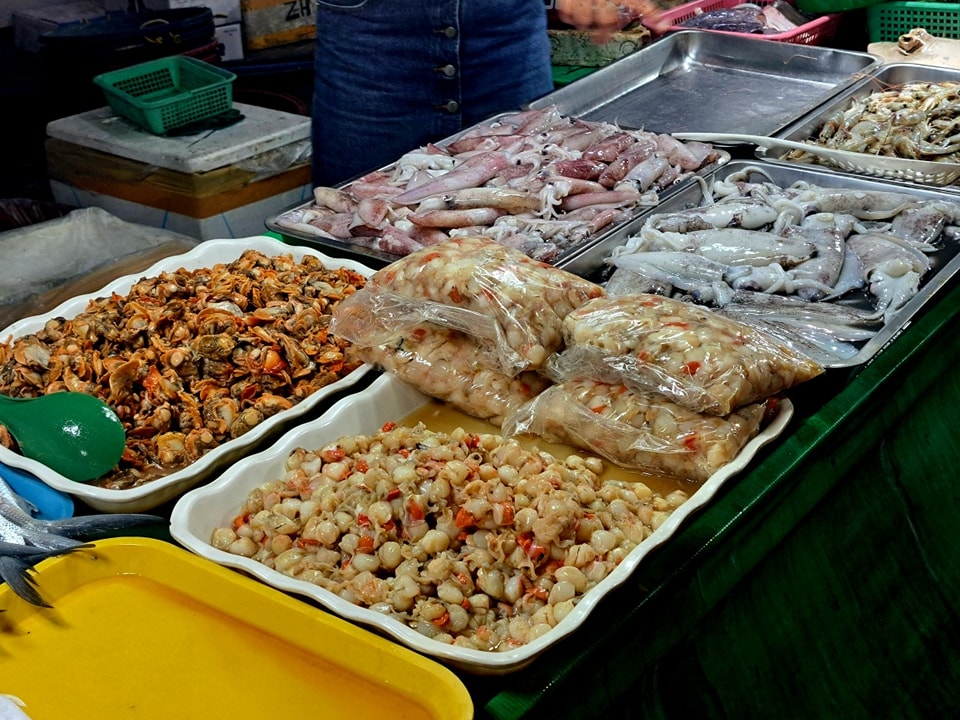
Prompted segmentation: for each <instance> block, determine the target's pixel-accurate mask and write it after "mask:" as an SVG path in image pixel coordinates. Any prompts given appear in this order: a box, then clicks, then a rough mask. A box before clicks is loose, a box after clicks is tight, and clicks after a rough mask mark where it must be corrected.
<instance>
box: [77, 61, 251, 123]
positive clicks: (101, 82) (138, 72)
mask: <svg viewBox="0 0 960 720" xmlns="http://www.w3.org/2000/svg"><path fill="white" fill-rule="evenodd" d="M235 79H236V75H234V74H233V73H231V72H229V71H227V70H224V69H223V68H219V67H217V66H216V65H211V64H210V63H206V62H203V61H202V60H197V59H196V58H192V57H189V56H186V55H173V56H171V57H165V58H160V59H159V60H151V61H149V62H145V63H140V64H139V65H133V66H130V67H126V68H122V69H120V70H113V71H111V72H106V73H103V74H101V75H97V76H96V77H95V78H94V79H93V82H94V83H96V84H97V85H98V86H99V87H100V88H101V89H102V90H103V94H104V96H105V97H106V99H107V102H108V103H109V104H110V107H111V108H113V110H114V112H116V113H117V114H118V115H120V116H122V117H125V118H126V119H127V120H130V121H131V122H133V123H136V124H137V125H139V126H140V127H142V128H144V129H145V130H149V131H150V132H152V133H154V134H155V135H166V134H167V133H169V132H170V131H171V130H174V129H175V128H179V127H183V126H184V125H189V124H191V123H194V122H199V121H201V120H206V119H207V118H211V117H215V116H216V115H220V114H221V113H223V112H226V111H227V110H229V109H230V108H231V107H232V106H233V81H234V80H235Z"/></svg>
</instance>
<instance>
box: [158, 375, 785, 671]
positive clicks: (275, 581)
mask: <svg viewBox="0 0 960 720" xmlns="http://www.w3.org/2000/svg"><path fill="white" fill-rule="evenodd" d="M428 401H429V398H427V397H426V396H425V395H422V394H421V393H420V392H419V391H417V390H415V389H413V388H412V387H411V386H409V385H407V384H405V383H403V382H401V381H400V380H397V379H396V378H394V377H392V376H390V375H383V376H381V377H379V378H377V380H376V381H374V382H373V383H372V384H371V385H370V386H369V387H367V388H366V389H365V390H363V391H362V392H359V393H356V394H354V395H352V396H351V397H349V398H344V399H342V400H340V401H339V402H337V403H336V404H335V405H333V406H332V407H331V408H330V409H329V410H328V411H327V412H325V413H324V414H323V415H322V416H321V417H319V418H318V419H316V420H313V421H311V422H309V423H304V424H303V425H300V426H297V427H295V428H293V429H291V430H290V431H288V432H287V433H286V434H284V435H283V437H281V438H280V439H279V440H278V441H277V442H276V443H275V444H273V445H272V446H271V447H270V448H268V449H266V450H263V451H262V452H259V453H257V454H255V455H251V456H249V457H247V458H244V459H243V460H241V461H239V462H237V463H236V464H234V465H232V466H230V467H229V468H227V469H226V470H225V471H224V472H223V474H222V475H220V477H219V478H217V479H216V480H214V481H213V482H212V483H210V484H208V485H204V486H203V487H199V488H196V489H194V490H192V491H190V492H188V493H186V494H185V495H184V496H183V497H181V498H180V500H178V501H177V504H176V505H175V506H174V508H173V513H172V516H171V527H170V532H171V534H172V535H173V537H174V539H176V540H177V541H178V542H180V543H181V544H182V545H184V546H185V547H186V548H187V549H189V550H191V551H192V552H195V553H197V554H198V555H201V556H203V557H205V558H208V559H210V560H212V561H214V562H216V563H219V564H221V565H225V566H229V567H233V568H236V569H239V570H243V571H245V572H247V573H249V574H250V575H253V576H254V577H257V578H259V579H261V580H263V581H264V582H266V583H268V584H270V585H272V586H274V587H276V588H278V589H280V590H284V591H287V592H290V593H295V594H300V595H303V596H306V597H308V598H311V599H313V600H315V601H316V602H318V603H319V604H320V605H322V606H323V607H325V608H327V609H328V610H331V611H332V612H335V613H336V614H338V615H340V616H341V617H343V618H346V619H348V620H352V621H354V622H357V623H360V624H363V625H367V626H369V627H372V628H375V629H376V630H379V631H381V632H382V633H384V634H386V635H388V636H390V637H392V638H394V639H396V640H398V641H399V642H401V643H403V644H404V645H406V646H408V647H410V648H413V649H414V650H417V651H418V652H421V653H423V654H425V655H429V656H432V657H434V658H435V659H437V660H439V661H441V662H445V663H448V664H450V665H452V666H454V667H457V668H459V669H462V670H466V671H468V672H472V673H477V674H487V675H494V674H505V673H509V672H513V671H515V670H519V669H520V668H522V667H524V666H525V665H527V664H529V663H530V662H531V661H532V660H534V659H535V658H536V657H537V655H539V654H540V653H542V652H543V651H544V650H545V649H547V648H548V647H549V646H551V645H553V644H554V643H556V642H557V641H558V640H560V639H561V638H563V637H565V636H566V635H568V634H570V633H571V632H573V631H575V630H576V629H577V627H578V626H580V625H581V624H582V623H583V621H584V620H585V619H586V617H587V616H588V615H589V614H590V612H591V611H592V610H593V609H594V607H595V606H596V605H597V603H598V602H599V601H600V600H601V599H602V598H603V597H604V595H606V594H607V593H608V592H610V591H611V590H612V589H613V588H615V587H617V586H618V585H620V584H621V583H623V582H624V580H626V578H627V577H628V576H629V575H630V574H631V573H632V572H633V571H634V570H635V569H636V568H637V566H638V565H639V564H640V562H641V561H642V560H643V558H644V557H646V555H647V554H648V553H649V552H650V551H651V550H653V549H654V548H655V547H657V546H658V545H661V544H662V543H664V542H665V541H667V540H668V539H669V538H670V536H671V535H673V534H674V533H675V532H676V531H677V528H679V527H680V526H681V524H682V523H683V522H684V520H686V518H687V517H689V516H690V514H691V513H693V512H695V511H696V510H697V509H699V508H701V507H703V506H704V505H705V504H707V503H708V502H709V501H710V499H711V498H712V497H713V496H714V495H715V494H716V492H717V491H718V490H719V488H720V487H721V486H722V485H723V484H724V483H725V482H727V481H729V480H730V478H731V477H733V476H734V475H736V474H737V473H738V472H740V471H741V470H743V469H744V468H745V467H746V466H747V464H748V463H749V462H750V460H751V459H752V458H753V456H754V455H755V454H756V452H757V450H758V449H759V448H760V447H762V446H763V445H765V444H766V443H769V442H770V441H771V440H773V439H774V438H776V437H777V436H778V435H779V434H780V433H781V432H782V431H783V429H784V427H786V425H787V423H788V422H789V420H790V417H791V416H792V415H793V406H792V404H791V403H790V402H789V401H788V400H784V401H783V402H782V403H781V405H780V410H779V412H778V414H777V416H776V417H775V418H774V420H773V422H772V423H771V424H770V425H768V426H767V427H766V428H765V429H764V430H763V432H762V433H761V434H760V435H759V436H757V437H755V438H754V439H753V440H752V441H751V442H750V443H748V444H747V446H746V447H745V448H744V449H743V450H742V451H741V452H740V454H739V455H738V456H737V457H736V458H735V459H734V460H733V462H731V463H730V464H728V465H726V466H725V467H724V468H722V469H721V470H719V471H718V472H716V473H715V474H714V475H713V476H711V477H710V478H709V479H708V480H707V481H706V482H705V483H704V484H703V485H701V486H700V488H699V489H698V490H697V491H696V492H694V493H693V494H692V495H691V496H690V499H689V500H687V502H685V503H684V504H683V505H681V506H680V507H679V508H678V509H677V510H675V511H674V512H673V513H672V514H671V515H670V516H669V517H668V518H667V520H666V522H664V524H663V525H661V526H660V527H659V528H658V529H657V530H656V531H654V532H653V533H652V534H651V535H650V536H649V537H648V538H647V539H645V540H644V541H643V542H641V543H640V544H639V545H638V546H637V547H636V548H634V549H633V550H632V551H631V552H630V554H629V555H627V557H626V558H625V559H624V560H623V562H621V563H620V565H618V566H617V568H616V569H615V570H614V571H613V572H612V573H611V574H610V575H608V576H607V577H606V578H605V579H604V580H603V581H601V582H600V583H599V584H598V585H597V586H596V587H595V588H593V589H592V590H590V591H589V592H587V593H586V594H585V595H584V596H583V598H582V599H581V601H580V602H579V604H577V606H576V607H575V608H574V610H573V611H572V612H571V613H570V614H569V615H567V616H566V617H565V618H564V619H563V620H562V621H561V622H560V623H559V624H558V625H557V626H556V627H555V628H554V629H553V630H551V631H549V632H547V633H545V634H544V635H542V636H541V637H539V638H537V639H536V640H534V641H532V642H530V643H528V644H526V645H523V646H521V647H518V648H515V649H512V650H507V651H503V652H486V651H482V650H475V649H470V648H461V647H456V646H453V645H447V644H444V643H441V642H439V641H436V640H431V639H429V638H427V637H425V636H424V635H421V634H420V633H418V632H416V631H415V630H414V629H412V628H410V627H408V626H407V625H405V624H404V623H402V622H400V621H399V620H397V619H395V618H391V617H388V616H385V615H382V614H380V613H378V612H375V611H373V610H369V609H367V608H364V607H360V606H358V605H354V604H353V603H350V602H347V601H346V600H343V599H342V598H340V597H339V596H337V595H336V594H334V593H332V592H330V591H328V590H325V589H323V588H320V587H318V586H316V585H313V584H312V583H309V582H306V581H304V580H297V579H295V578H292V577H289V576H287V575H284V574H282V573H280V572H278V571H276V570H273V569H271V568H269V567H267V566H266V565H263V564H262V563H259V562H257V561H255V560H252V559H250V558H245V557H241V556H238V555H232V554H230V553H227V552H225V551H222V550H218V549H216V548H214V547H213V546H212V545H210V542H209V540H210V537H211V533H212V532H213V530H215V529H216V528H218V527H223V526H228V525H230V523H231V522H232V520H233V518H234V517H235V516H236V515H237V513H238V512H239V510H240V508H241V505H242V503H243V502H244V500H245V499H246V497H247V495H248V494H249V492H250V491H251V490H253V489H254V488H255V487H257V486H258V485H260V484H262V483H264V482H266V481H268V480H271V479H275V478H279V477H281V476H282V474H283V465H284V461H285V460H286V458H287V457H288V456H289V454H290V453H291V452H292V451H293V450H294V449H295V448H297V447H303V448H306V449H319V448H321V447H323V446H324V445H326V444H328V443H330V442H333V441H335V440H337V439H338V438H340V437H343V436H345V435H354V434H371V433H374V432H376V431H377V430H378V429H379V428H380V427H381V426H382V425H383V424H384V423H385V422H388V421H399V420H401V419H402V418H404V417H406V416H408V415H410V414H411V413H412V412H414V411H415V410H417V409H418V408H420V407H421V406H422V405H423V404H424V403H426V402H428Z"/></svg>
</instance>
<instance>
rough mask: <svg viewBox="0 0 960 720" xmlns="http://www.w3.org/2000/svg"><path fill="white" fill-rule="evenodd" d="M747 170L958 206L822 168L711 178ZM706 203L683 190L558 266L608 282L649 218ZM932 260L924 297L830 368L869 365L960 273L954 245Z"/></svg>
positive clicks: (731, 168)
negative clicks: (616, 259) (617, 256)
mask: <svg viewBox="0 0 960 720" xmlns="http://www.w3.org/2000/svg"><path fill="white" fill-rule="evenodd" d="M749 168H758V169H762V170H763V172H764V173H765V176H766V179H768V180H770V181H772V182H774V183H776V184H777V185H780V186H781V187H785V186H788V185H791V184H793V183H795V182H797V181H804V182H808V183H811V184H816V185H821V186H824V187H830V188H850V189H854V190H879V191H889V190H896V191H898V192H909V193H911V194H915V195H916V196H917V198H918V199H928V200H946V201H948V202H952V203H956V202H958V198H957V195H956V194H955V193H949V192H944V191H942V190H941V189H939V188H937V189H932V188H923V187H920V186H917V185H907V184H896V185H895V186H893V187H891V183H890V182H889V181H885V180H878V179H870V178H866V177H857V176H853V175H849V174H844V173H838V172H830V171H827V170H822V169H820V168H819V167H815V166H803V165H798V164H796V163H793V164H790V165H787V164H786V163H780V164H778V163H771V162H764V161H761V162H749V161H745V160H734V161H732V162H730V163H728V164H727V165H725V166H724V167H722V168H720V169H718V170H717V171H715V172H714V173H712V175H711V177H719V178H723V177H726V176H727V175H728V174H731V173H737V172H742V171H745V170H747V169H749ZM752 177H753V178H754V179H758V180H760V179H763V178H761V177H759V176H752ZM708 181H709V179H708ZM702 201H703V193H702V190H701V188H700V187H699V186H691V187H687V188H684V189H683V190H682V191H680V192H677V193H675V194H674V195H672V196H671V197H670V198H669V199H666V200H664V201H663V202H662V203H660V205H659V206H658V207H656V208H652V209H651V210H649V211H648V212H645V213H643V214H642V215H638V216H637V217H636V218H634V219H633V220H631V221H630V222H628V223H625V224H624V225H623V226H622V227H620V228H618V229H617V230H616V231H615V232H613V233H611V234H610V235H609V236H608V237H606V238H604V239H603V240H601V241H599V242H597V243H596V244H594V245H592V246H590V247H589V248H587V249H586V250H584V251H583V252H582V253H580V254H579V255H577V256H575V257H573V258H570V259H569V260H567V261H566V262H563V263H558V265H559V267H561V268H563V269H565V270H569V271H570V272H573V273H576V274H577V275H580V276H582V277H585V278H589V279H591V280H594V281H596V282H604V281H605V280H606V278H607V277H608V274H609V270H610V266H609V265H608V264H607V263H606V262H605V261H606V259H607V258H608V257H609V256H610V254H611V253H612V252H613V249H614V248H616V247H619V246H620V245H623V244H624V243H625V242H626V239H627V238H628V237H630V236H631V235H634V234H636V233H637V232H638V231H639V229H640V227H641V226H642V225H643V223H644V222H645V221H646V220H647V218H648V217H649V216H650V215H652V214H654V213H660V212H671V211H675V210H681V209H684V208H690V207H696V206H699V205H701V204H702ZM929 257H930V261H931V270H930V272H928V273H927V275H926V277H924V278H923V279H922V280H921V285H920V291H919V292H918V293H917V294H916V295H915V296H914V297H913V298H912V299H911V300H910V301H909V302H907V303H906V304H905V305H904V306H903V307H902V308H901V309H900V310H899V311H898V312H897V313H896V314H895V315H893V317H891V318H890V319H889V320H888V321H887V322H886V323H885V324H884V326H883V327H882V329H881V330H880V331H879V332H878V333H877V334H876V335H874V336H873V337H872V338H870V339H869V340H867V341H865V342H862V343H856V344H857V345H858V349H857V353H856V355H854V356H853V357H851V358H849V359H847V360H843V361H837V362H836V363H831V364H829V365H828V367H833V368H840V367H854V366H857V365H862V364H864V363H866V362H867V361H869V360H870V359H871V358H872V357H873V356H875V355H876V354H877V353H878V352H880V351H881V350H882V349H883V348H884V347H885V346H886V345H887V344H888V343H890V342H891V341H892V340H893V339H894V338H895V337H896V336H897V335H898V334H899V333H900V332H901V331H902V330H903V329H904V328H906V327H907V325H909V324H910V322H911V320H912V319H913V317H914V316H915V315H916V314H917V313H918V312H919V311H920V310H921V308H923V307H924V306H925V305H926V304H927V303H928V302H930V300H931V298H933V297H934V296H935V295H936V293H937V292H938V291H939V290H940V289H941V288H943V287H944V286H945V285H946V284H947V283H948V282H949V281H950V280H951V279H952V278H953V277H954V276H955V275H956V274H957V272H958V271H960V243H958V242H956V241H952V242H951V241H948V242H946V243H944V245H943V247H942V248H940V249H939V250H937V251H936V252H934V253H930V254H929ZM838 302H842V303H844V304H849V305H852V306H860V307H866V303H867V299H866V296H863V295H859V296H858V295H857V294H853V295H851V296H850V297H847V298H844V299H843V300H842V301H838Z"/></svg>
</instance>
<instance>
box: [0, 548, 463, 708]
mask: <svg viewBox="0 0 960 720" xmlns="http://www.w3.org/2000/svg"><path fill="white" fill-rule="evenodd" d="M35 579H36V581H37V583H38V586H39V589H40V592H41V593H42V594H43V596H44V598H45V599H47V600H48V602H50V603H51V604H52V605H53V609H52V610H49V609H42V608H36V607H34V606H31V605H29V604H27V603H25V602H23V601H22V600H21V599H20V598H18V597H17V596H16V595H14V594H13V593H12V592H11V591H10V589H9V588H8V587H7V586H6V585H0V610H4V611H5V612H0V693H7V694H11V695H15V696H17V697H19V698H20V699H21V700H23V701H24V702H25V703H26V707H25V708H24V711H25V712H26V713H27V714H28V715H29V716H30V718H31V719H32V720H63V718H70V719H71V720H83V719H84V718H97V720H111V719H112V718H138V719H142V720H147V719H149V718H163V719H164V720H169V719H170V718H178V719H180V720H190V719H192V718H197V719H198V720H199V719H200V718H203V719H204V720H210V719H211V718H229V719H230V720H242V719H243V718H251V719H253V718H256V720H263V718H264V717H300V716H302V715H303V713H304V712H307V714H309V715H311V716H314V717H325V718H351V720H354V719H359V718H376V719H377V720H383V718H391V719H398V718H411V719H412V718H416V719H420V718H423V719H429V718H438V719H440V718H442V719H443V720H456V719H457V718H464V719H466V718H471V717H472V716H473V704H472V701H471V699H470V696H469V694H468V692H467V689H466V687H464V685H463V684H462V683H461V682H460V680H459V678H457V676H456V675H454V674H453V673H452V672H451V671H450V670H448V669H447V668H445V667H443V666H442V665H440V664H439V663H436V662H434V661H431V660H428V659H427V658H424V657H423V656H421V655H418V654H417V653H415V652H413V651H411V650H408V649H405V648H403V647H401V646H399V645H397V644H396V643H393V642H390V641H388V640H386V639H384V638H381V637H379V636H377V635H375V634H373V633H371V632H369V631H367V630H363V629H361V628H358V627H356V626H354V625H351V624H350V623H348V622H346V621H344V620H340V619H339V618H336V617H333V616H331V615H329V614H328V613H326V612H324V611H323V610H321V609H319V608H316V607H314V606H312V605H309V604H307V603H305V602H303V601H302V600H297V599H294V598H292V597H290V596H288V595H285V594H284V593H282V592H279V591H277V590H275V589H273V588H270V587H267V586H266V585H263V584H262V583H259V582H257V581H255V580H252V579H251V578H248V577H246V576H244V575H241V574H240V573H237V572H235V571H232V570H228V569H226V568H222V567H220V566H218V565H216V564H214V563H212V562H210V561H208V560H204V559H203V558H200V557H197V556H195V555H192V554H191V553H188V552H186V551H185V550H183V549H181V548H179V547H176V546H174V545H171V544H169V543H165V542H162V541H159V540H152V539H149V538H112V539H108V540H103V541H100V542H98V543H96V545H95V547H94V548H93V549H92V550H89V551H84V552H79V553H75V554H72V555H68V556H64V557H61V558H55V559H52V560H47V561H45V562H43V563H41V564H40V565H38V572H37V574H36V575H35Z"/></svg>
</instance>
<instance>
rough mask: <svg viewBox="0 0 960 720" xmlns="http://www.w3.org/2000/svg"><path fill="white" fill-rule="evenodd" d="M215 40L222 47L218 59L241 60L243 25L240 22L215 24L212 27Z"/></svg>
mask: <svg viewBox="0 0 960 720" xmlns="http://www.w3.org/2000/svg"><path fill="white" fill-rule="evenodd" d="M213 31H214V35H216V37H217V42H219V43H220V46H221V47H222V48H223V52H222V53H221V54H220V59H221V60H225V61H227V62H230V61H233V60H243V27H242V26H241V24H240V23H231V24H230V25H217V26H216V27H215V28H214V29H213Z"/></svg>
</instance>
